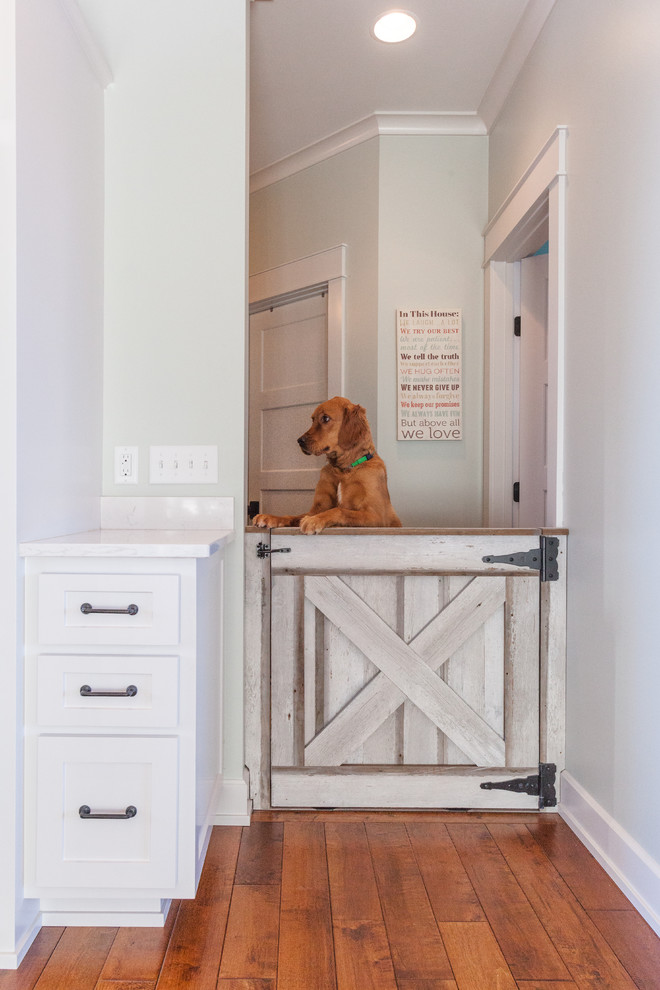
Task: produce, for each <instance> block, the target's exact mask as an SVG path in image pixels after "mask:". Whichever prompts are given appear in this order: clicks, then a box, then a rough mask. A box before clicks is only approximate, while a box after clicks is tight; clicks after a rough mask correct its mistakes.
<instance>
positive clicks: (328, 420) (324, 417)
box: [321, 416, 330, 423]
mask: <svg viewBox="0 0 660 990" xmlns="http://www.w3.org/2000/svg"><path fill="white" fill-rule="evenodd" d="M321 422H322V423H329V422H330V417H329V416H321Z"/></svg>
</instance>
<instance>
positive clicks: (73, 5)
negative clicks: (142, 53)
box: [59, 0, 114, 89]
mask: <svg viewBox="0 0 660 990" xmlns="http://www.w3.org/2000/svg"><path fill="white" fill-rule="evenodd" d="M59 3H60V7H61V8H62V10H63V11H64V13H65V15H66V18H67V20H68V22H69V24H70V25H71V30H72V31H73V33H74V35H75V36H76V40H77V41H78V44H79V45H80V48H81V50H82V52H83V54H84V55H85V57H86V59H87V61H88V62H89V65H90V68H91V69H92V72H93V73H94V75H95V76H96V78H97V79H98V81H99V83H100V84H101V86H102V87H103V89H106V88H107V87H108V86H109V85H110V83H112V82H114V76H113V74H112V69H111V68H110V66H109V65H108V62H107V60H106V57H105V55H104V54H103V51H102V50H101V47H100V45H99V43H98V42H97V40H96V38H95V37H94V35H93V34H92V32H91V31H90V29H89V25H88V24H87V21H86V20H85V18H84V16H83V13H82V11H81V9H80V7H79V6H78V3H77V0H59Z"/></svg>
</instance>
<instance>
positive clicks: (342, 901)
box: [0, 811, 660, 990]
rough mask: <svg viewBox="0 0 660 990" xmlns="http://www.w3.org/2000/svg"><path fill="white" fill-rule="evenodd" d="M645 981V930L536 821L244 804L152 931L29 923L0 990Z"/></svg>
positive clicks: (533, 817)
mask: <svg viewBox="0 0 660 990" xmlns="http://www.w3.org/2000/svg"><path fill="white" fill-rule="evenodd" d="M180 987H194V988H195V990H214V988H218V990H335V988H336V990H368V988H374V990H516V988H519V990H573V988H577V990H596V988H598V990H605V988H607V990H626V988H631V990H634V988H635V987H636V988H638V990H660V939H658V938H657V937H656V936H655V934H654V933H653V932H652V931H651V929H650V928H649V927H648V925H647V924H646V922H645V921H644V920H643V919H642V918H641V916H640V915H639V914H638V913H637V911H635V910H634V908H633V907H632V905H631V904H630V902H629V901H627V900H626V898H625V897H624V896H623V895H622V894H621V892H620V891H619V889H618V888H617V887H616V886H615V885H614V883H613V882H612V881H611V880H610V878H609V877H608V876H607V875H606V873H605V872H604V871H603V870H602V869H601V867H600V866H599V865H598V864H597V863H596V861H595V860H594V859H593V857H592V856H591V855H590V854H589V853H588V852H587V851H586V850H585V849H584V847H583V846H582V845H581V844H580V843H579V842H578V840H577V839H576V838H575V836H574V835H573V833H572V832H571V831H570V829H569V828H568V826H567V825H565V823H564V822H563V821H562V819H561V818H560V817H559V816H558V815H554V814H546V815H540V814H503V813H501V814H496V813H489V814H487V813H462V812H452V813H441V812H437V813H436V812H406V813H403V812H349V811H340V812H333V811H327V812H313V811H310V812H276V811H273V812H265V811H264V812H256V813H255V814H254V816H253V821H252V825H251V827H250V828H238V827H218V828H216V829H215V830H214V833H213V837H212V839H211V845H210V848H209V853H208V856H207V859H206V865H205V867H204V872H203V874H202V878H201V881H200V886H199V890H198V893H197V897H196V899H195V900H194V901H181V902H176V903H174V904H173V905H172V909H171V911H170V915H169V918H168V925H167V927H166V928H165V929H153V928H152V929H146V928H142V929H140V928H125V929H116V928H96V929H91V928H44V929H43V930H42V932H41V933H40V934H39V936H38V938H37V940H36V941H35V943H34V945H33V947H32V948H31V950H30V952H29V953H28V955H27V957H26V959H25V960H24V962H23V964H22V966H21V967H20V969H19V970H18V971H17V972H10V971H5V972H2V973H0V990H33V988H37V990H175V988H180Z"/></svg>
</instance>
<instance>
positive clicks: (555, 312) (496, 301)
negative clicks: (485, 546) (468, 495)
mask: <svg viewBox="0 0 660 990" xmlns="http://www.w3.org/2000/svg"><path fill="white" fill-rule="evenodd" d="M567 136H568V128H567V127H566V126H565V125H562V126H559V127H557V128H556V129H555V131H554V133H553V134H552V135H551V137H550V138H549V140H548V141H547V142H546V143H545V145H544V146H543V148H542V149H541V151H540V152H539V154H538V155H537V156H536V158H535V159H534V161H533V162H532V163H531V165H530V166H529V168H528V169H527V170H526V171H525V173H524V175H523V176H522V178H521V179H520V180H519V182H517V183H516V185H515V186H514V188H513V190H512V191H511V193H510V194H509V196H507V198H506V199H505V201H504V203H503V204H502V206H501V207H500V209H499V210H498V211H497V213H496V214H495V216H494V217H493V218H492V220H491V221H490V222H489V224H488V225H487V227H486V228H485V230H484V264H483V267H484V275H485V300H486V312H485V327H486V333H485V375H484V392H485V394H484V419H485V422H484V506H483V508H484V525H485V526H511V525H512V511H513V500H512V482H513V441H514V437H513V402H512V386H513V346H512V342H513V332H512V328H513V317H514V271H513V268H514V263H515V262H516V261H519V260H520V259H521V258H523V257H525V256H526V255H527V254H529V253H531V252H532V251H533V250H535V249H536V248H538V247H539V243H540V239H541V238H542V239H543V240H546V239H547V240H548V254H549V257H548V480H549V484H548V514H549V519H550V521H551V523H552V525H554V526H562V525H563V524H564V494H563V493H564V477H563V475H564V330H565V328H564V298H565V259H566V225H565V213H566V187H567V181H568V179H567V167H566V144H567Z"/></svg>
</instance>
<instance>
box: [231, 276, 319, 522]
mask: <svg viewBox="0 0 660 990" xmlns="http://www.w3.org/2000/svg"><path fill="white" fill-rule="evenodd" d="M327 397H328V329H327V293H326V292H322V291H321V290H320V289H319V292H318V293H317V294H316V295H313V296H311V297H305V298H302V299H299V300H296V301H294V302H288V303H287V304H286V305H282V306H273V307H272V308H268V309H266V310H265V311H263V312H257V313H253V314H252V316H251V317H250V424H249V478H248V490H249V499H250V501H258V502H259V506H260V511H261V512H270V513H274V514H276V515H295V514H297V513H299V512H302V511H304V510H305V509H307V508H308V507H309V505H310V503H311V499H312V494H313V492H314V488H315V487H316V482H317V480H318V474H319V465H318V462H317V461H316V459H315V458H310V457H306V456H305V455H304V454H303V453H302V451H301V450H300V448H299V447H298V444H297V443H296V440H297V438H298V437H299V436H300V435H301V433H304V431H305V430H306V429H307V427H308V426H309V420H310V416H311V414H312V412H313V410H314V409H315V408H316V406H317V405H318V404H319V402H322V401H323V400H324V399H326V398H327Z"/></svg>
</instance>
